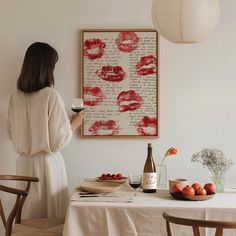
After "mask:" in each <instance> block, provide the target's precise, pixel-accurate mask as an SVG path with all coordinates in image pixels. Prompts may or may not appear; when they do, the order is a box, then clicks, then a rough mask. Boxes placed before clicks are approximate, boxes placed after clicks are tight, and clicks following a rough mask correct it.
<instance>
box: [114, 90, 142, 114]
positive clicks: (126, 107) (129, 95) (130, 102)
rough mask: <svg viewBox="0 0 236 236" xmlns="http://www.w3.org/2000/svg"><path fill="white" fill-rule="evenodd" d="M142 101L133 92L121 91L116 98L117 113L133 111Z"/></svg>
mask: <svg viewBox="0 0 236 236" xmlns="http://www.w3.org/2000/svg"><path fill="white" fill-rule="evenodd" d="M142 101H143V99H142V98H141V97H140V96H139V95H138V94H137V93H136V92H135V91H134V90H129V91H122V92H121V93H119V95H118V97H117V104H118V105H119V108H118V111H120V112H125V111H134V110H137V109H139V108H140V107H141V106H142V103H141V102H142Z"/></svg>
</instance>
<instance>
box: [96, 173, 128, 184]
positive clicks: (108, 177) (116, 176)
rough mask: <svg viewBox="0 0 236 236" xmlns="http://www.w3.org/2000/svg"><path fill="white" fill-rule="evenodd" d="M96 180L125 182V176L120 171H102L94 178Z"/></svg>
mask: <svg viewBox="0 0 236 236" xmlns="http://www.w3.org/2000/svg"><path fill="white" fill-rule="evenodd" d="M96 181H99V182H115V183H122V184H123V183H125V182H126V181H127V177H125V176H123V174H121V173H113V174H112V173H107V174H105V173H103V174H101V175H100V176H99V177H97V178H96Z"/></svg>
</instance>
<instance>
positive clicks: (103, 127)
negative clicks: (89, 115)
mask: <svg viewBox="0 0 236 236" xmlns="http://www.w3.org/2000/svg"><path fill="white" fill-rule="evenodd" d="M89 132H91V133H92V135H96V136H101V135H106V136H112V135H116V134H118V133H119V126H118V125H117V122H116V121H114V120H108V121H104V120H98V121H95V122H94V123H93V124H92V125H91V126H90V127H89Z"/></svg>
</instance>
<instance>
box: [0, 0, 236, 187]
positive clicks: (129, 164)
mask: <svg viewBox="0 0 236 236" xmlns="http://www.w3.org/2000/svg"><path fill="white" fill-rule="evenodd" d="M234 9H236V1H235V0H224V1H221V18H220V23H219V27H218V28H217V30H216V31H215V32H214V33H213V34H212V35H210V36H209V37H208V38H207V39H206V40H205V41H203V42H201V43H199V44H196V45H175V44H172V43H170V42H168V41H166V40H165V39H163V38H161V40H160V71H161V74H160V92H161V94H160V115H161V117H160V138H159V139H154V140H151V139H148V138H146V139H103V140H98V139H97V140H96V139H91V140H90V139H81V138H79V137H77V136H76V135H75V136H74V138H73V140H72V141H71V143H70V144H69V146H68V147H66V149H65V150H63V154H64V157H65V162H66V167H67V170H68V178H69V184H70V189H71V190H72V189H73V187H75V185H76V184H77V183H78V181H79V180H81V179H82V178H84V177H95V176H97V175H100V174H101V172H122V173H124V174H127V173H130V172H134V171H140V172H142V168H143V165H144V161H145V158H146V144H147V142H152V143H153V146H154V150H153V151H154V159H155V161H156V162H158V161H159V160H160V159H161V157H162V156H163V154H164V151H165V150H166V149H167V148H169V147H170V146H174V147H176V148H177V149H178V155H177V156H176V157H173V158H170V159H171V160H170V159H169V160H168V176H169V178H171V177H186V178H189V179H190V180H191V181H200V182H205V181H208V180H209V176H208V171H207V170H205V169H203V168H202V167H201V166H200V165H199V164H197V163H191V160H190V159H191V155H192V154H193V153H195V152H197V151H199V150H201V149H202V148H203V147H216V148H219V149H222V150H223V152H224V153H225V155H226V156H227V157H228V158H232V159H233V160H234V161H236V160H235V157H236V149H235V145H234V143H235V136H234V135H235V134H236V125H235V121H236V92H235V90H236V76H235V74H236V73H235V72H236V67H235V64H236V43H235V42H236V29H235V22H236V15H235V10H234ZM150 11H151V0H129V1H127V0H119V1H117V0H97V1H95V0H86V1H85V0H84V1H82V0H40V1H36V0H21V1H19V0H11V1H4V0H0V29H1V31H0V116H1V117H0V118H2V116H3V113H4V110H5V109H6V107H7V101H8V96H9V94H10V92H11V91H12V89H13V87H14V86H15V82H16V79H17V76H18V75H19V72H20V68H21V64H22V60H23V56H24V53H25V50H26V48H27V47H28V46H29V45H30V44H31V43H32V42H34V41H45V42H48V43H50V44H52V45H53V46H54V47H55V48H56V49H57V50H58V52H59V56H60V60H59V62H58V64H57V66H56V89H57V90H58V91H59V93H60V94H61V95H62V97H63V99H64V101H65V103H66V106H67V110H68V113H69V112H70V111H69V110H70V109H69V106H70V103H71V101H72V98H73V97H76V96H78V95H79V30H80V29H86V28H152V22H151V15H150ZM15 160H16V154H15V153H14V150H13V148H12V145H11V142H10V141H9V140H8V139H7V136H6V133H5V131H4V129H3V127H2V126H1V127H0V173H1V174H14V173H15ZM235 169H236V165H234V166H233V167H232V168H231V169H230V171H229V172H228V176H227V184H228V185H234V186H235V187H236V183H235V179H236V172H235Z"/></svg>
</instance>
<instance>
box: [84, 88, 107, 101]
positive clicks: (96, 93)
mask: <svg viewBox="0 0 236 236" xmlns="http://www.w3.org/2000/svg"><path fill="white" fill-rule="evenodd" d="M105 98H106V97H105V95H104V94H103V93H102V90H101V89H100V88H99V87H90V86H84V105H86V106H97V105H99V104H101V103H102V101H103V100H104V99H105Z"/></svg>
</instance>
